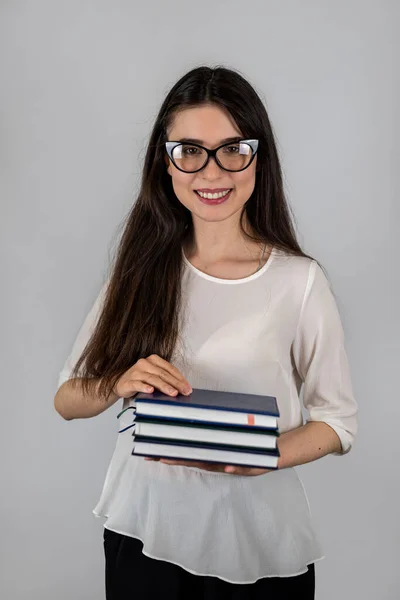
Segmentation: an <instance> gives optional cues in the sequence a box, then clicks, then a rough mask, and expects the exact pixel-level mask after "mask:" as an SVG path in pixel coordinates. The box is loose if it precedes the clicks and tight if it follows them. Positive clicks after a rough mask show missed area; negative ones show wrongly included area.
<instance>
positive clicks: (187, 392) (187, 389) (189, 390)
mask: <svg viewBox="0 0 400 600" xmlns="http://www.w3.org/2000/svg"><path fill="white" fill-rule="evenodd" d="M192 392H193V390H192V388H191V387H187V388H185V391H184V393H185V394H186V395H187V396H188V395H189V394H191V393H192Z"/></svg>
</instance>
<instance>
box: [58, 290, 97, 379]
mask: <svg viewBox="0 0 400 600" xmlns="http://www.w3.org/2000/svg"><path fill="white" fill-rule="evenodd" d="M106 287H107V286H106V285H105V286H103V288H102V289H101V291H100V293H99V295H98V296H97V298H96V301H95V303H94V305H93V306H92V308H91V310H90V311H89V314H88V315H87V317H86V319H85V321H84V322H83V325H82V327H81V329H80V330H79V333H78V335H77V338H76V340H75V343H74V345H73V347H72V350H71V353H70V355H69V356H68V358H67V360H66V362H65V364H64V367H63V369H62V371H61V373H60V376H59V378H58V386H57V389H58V388H60V387H61V386H62V384H63V383H65V382H66V381H68V379H69V378H70V376H71V373H72V370H73V368H74V366H75V365H76V363H77V362H78V360H79V358H80V356H81V354H82V352H83V350H84V348H85V346H86V344H87V343H88V341H89V340H90V338H91V336H92V333H93V331H94V329H95V327H96V324H97V321H98V318H99V316H100V312H101V309H102V306H103V301H104V297H105V292H106Z"/></svg>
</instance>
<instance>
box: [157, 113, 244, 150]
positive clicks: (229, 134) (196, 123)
mask: <svg viewBox="0 0 400 600" xmlns="http://www.w3.org/2000/svg"><path fill="white" fill-rule="evenodd" d="M241 135H242V132H241V131H240V129H239V128H238V126H237V125H236V123H235V121H234V120H233V118H232V117H231V115H230V114H229V113H228V112H227V111H226V110H224V109H222V108H220V107H219V106H215V105H204V106H196V107H193V108H185V109H183V110H181V111H179V112H178V113H177V114H176V115H175V117H174V119H173V121H172V123H171V126H170V128H169V129H168V139H169V140H173V141H178V140H181V139H185V138H186V139H193V140H194V139H196V140H198V142H199V143H201V144H203V145H204V146H209V147H213V146H218V144H219V143H221V140H225V139H227V138H233V137H236V136H239V137H240V136H241Z"/></svg>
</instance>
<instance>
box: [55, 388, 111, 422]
mask: <svg viewBox="0 0 400 600" xmlns="http://www.w3.org/2000/svg"><path fill="white" fill-rule="evenodd" d="M98 383H99V380H98V379H96V380H94V381H93V384H92V385H91V390H90V394H89V395H86V394H84V393H83V390H82V387H81V385H80V380H79V379H71V380H69V381H66V382H65V383H63V384H62V385H61V387H60V388H59V389H58V391H57V393H56V395H55V398H54V408H55V409H56V411H57V412H58V413H59V414H60V415H61V416H62V417H63V418H64V419H66V420H67V421H70V420H71V419H88V418H89V417H96V416H97V415H99V414H101V413H102V412H104V411H105V410H106V409H107V408H109V407H110V406H112V405H113V404H115V403H116V402H117V400H118V399H119V396H117V395H116V394H111V395H110V396H109V397H108V399H107V400H103V399H101V400H100V398H99V395H98V394H97V385H98Z"/></svg>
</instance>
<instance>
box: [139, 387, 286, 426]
mask: <svg viewBox="0 0 400 600" xmlns="http://www.w3.org/2000/svg"><path fill="white" fill-rule="evenodd" d="M135 401H136V415H137V416H148V417H157V418H164V419H174V420H186V421H198V422H202V423H213V424H217V423H219V424H225V425H242V426H248V427H251V428H264V429H274V430H276V429H277V428H278V417H279V410H278V405H277V402H276V398H274V397H273V396H261V395H256V394H244V393H234V392H220V391H211V390H202V389H193V391H192V393H191V394H190V395H189V396H184V395H182V394H178V395H177V396H168V395H167V394H163V393H161V392H158V391H155V392H153V393H152V394H146V393H144V392H140V393H139V394H137V395H136V397H135Z"/></svg>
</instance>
